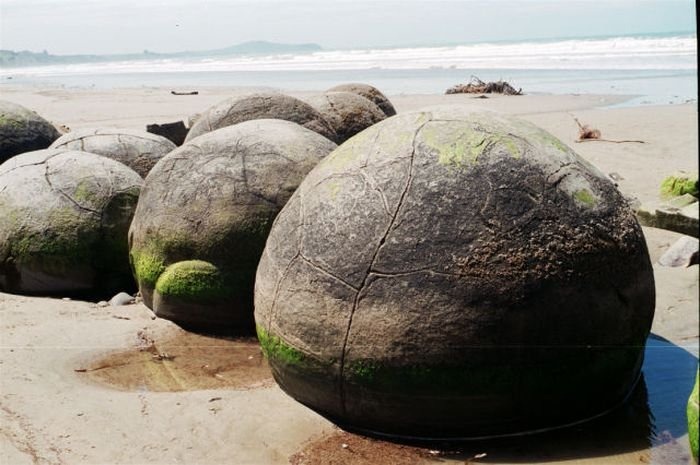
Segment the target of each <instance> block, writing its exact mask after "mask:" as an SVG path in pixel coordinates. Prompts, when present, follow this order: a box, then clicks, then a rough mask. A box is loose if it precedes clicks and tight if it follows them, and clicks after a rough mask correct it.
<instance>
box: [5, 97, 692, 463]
mask: <svg viewBox="0 0 700 465" xmlns="http://www.w3.org/2000/svg"><path fill="white" fill-rule="evenodd" d="M171 90H172V89H169V88H134V89H114V90H100V89H85V88H80V89H67V88H59V87H55V88H51V87H29V86H26V87H22V86H11V85H7V84H3V85H2V86H1V87H0V95H1V98H2V99H4V100H9V101H12V102H15V103H18V104H21V105H24V106H26V107H28V108H31V109H33V110H35V111H37V112H38V113H39V114H41V115H42V116H44V117H45V118H46V119H48V120H49V121H51V122H52V123H54V124H55V125H56V126H60V125H63V126H66V127H68V128H70V129H80V128H87V127H105V128H109V127H116V128H131V129H142V130H144V129H145V126H146V125H147V124H151V123H169V122H174V121H178V120H183V119H184V120H185V122H187V118H188V117H189V116H190V115H193V114H196V113H200V112H202V111H204V110H206V109H207V108H208V107H209V106H211V105H213V104H215V103H217V102H219V101H221V100H224V99H226V98H228V97H231V96H234V95H237V94H241V93H245V92H249V91H250V90H251V89H241V88H237V89H236V88H225V87H216V88H199V89H196V90H198V91H199V94H198V95H192V96H175V95H171V94H170V91H171ZM176 90H182V91H188V90H194V89H176ZM291 94H292V95H296V96H303V95H304V94H302V93H291ZM389 98H390V99H391V101H392V103H393V104H394V106H395V107H396V109H397V111H398V112H399V113H402V112H407V111H412V110H417V109H420V108H423V107H427V106H433V105H453V104H458V105H469V106H473V107H478V108H481V109H486V110H492V111H497V112H503V113H507V114H512V115H518V116H519V117H521V118H524V119H526V120H528V121H531V122H533V123H535V124H536V125H538V126H540V127H542V128H544V129H545V130H547V131H549V132H550V133H552V134H553V135H554V136H556V137H557V138H559V139H560V140H561V141H563V142H564V143H565V144H567V145H569V146H571V147H572V148H573V149H574V150H575V151H576V152H577V153H578V154H580V155H581V156H583V157H584V158H585V159H586V160H588V161H589V162H591V163H592V164H593V165H595V166H597V167H598V168H599V169H600V170H601V171H602V172H603V173H605V174H608V175H614V176H613V177H614V178H615V179H617V181H616V182H617V183H618V185H619V189H620V190H621V191H622V193H623V194H625V195H626V196H628V197H630V198H632V197H633V198H636V199H638V200H639V201H641V202H649V201H655V200H657V199H658V195H659V186H660V184H661V181H662V180H663V179H664V178H665V177H666V176H668V175H670V174H672V173H673V172H675V171H678V170H686V171H697V170H698V160H697V154H698V135H697V126H698V113H697V104H696V103H689V104H679V105H667V106H636V107H613V108H606V107H607V106H609V105H615V104H619V103H621V102H622V101H624V97H620V96H606V95H524V96H517V97H505V96H492V97H490V98H487V99H477V98H474V97H473V96H469V95H389ZM574 118H577V119H579V120H580V121H581V122H582V123H585V124H589V125H591V126H593V127H595V128H598V129H599V130H600V131H601V132H602V134H603V136H604V137H605V138H609V139H614V140H641V141H643V142H644V143H621V144H616V143H608V142H588V143H576V142H575V139H576V137H577V125H576V122H575V120H574ZM644 233H645V237H646V240H647V244H648V247H649V253H650V256H651V259H652V262H653V263H654V275H655V282H656V314H655V318H654V323H653V327H652V332H653V333H654V334H656V335H658V336H660V337H662V338H664V339H666V340H668V341H670V343H672V344H674V345H676V346H678V347H680V348H681V349H683V350H685V351H687V352H688V353H690V354H691V355H692V356H693V357H695V361H696V363H697V356H698V341H699V335H698V306H699V299H698V279H699V276H698V266H692V267H689V268H682V267H681V268H669V267H664V266H661V265H659V264H658V263H657V262H658V259H659V257H660V256H661V255H662V254H663V253H664V252H665V251H666V250H667V249H668V248H669V247H670V246H671V245H672V244H673V243H674V242H675V241H676V240H677V239H678V238H680V237H681V235H679V234H677V233H673V232H669V231H664V230H660V229H654V228H644ZM61 297H62V296H56V297H55V298H38V297H24V296H16V295H9V294H2V293H0V463H3V464H18V465H19V464H50V465H59V464H60V465H64V464H174V463H183V464H211V465H214V464H224V463H236V464H278V463H279V464H287V463H294V464H304V463H338V464H341V463H343V464H360V463H366V464H370V463H373V464H398V463H406V464H409V463H410V464H413V463H492V464H505V463H550V464H553V463H564V462H565V463H567V464H627V463H630V464H631V463H634V464H639V463H690V462H689V460H690V458H689V455H688V452H687V449H688V446H687V435H678V436H675V435H674V437H672V438H671V439H669V441H667V442H666V443H665V444H661V445H658V446H657V447H655V448H654V449H652V450H649V449H648V448H647V447H643V446H639V447H637V446H630V447H625V448H618V449H615V448H612V449H605V448H603V451H601V450H596V451H595V452H590V453H587V451H590V450H592V449H587V447H593V448H594V447H595V446H591V444H593V442H594V441H588V442H587V443H585V444H586V445H582V444H577V443H576V442H575V441H574V442H565V443H564V444H565V446H566V448H570V449H568V450H562V449H564V447H563V446H561V445H560V447H559V448H556V447H553V446H552V445H551V444H549V445H548V444H546V443H544V444H540V445H539V446H538V445H537V440H536V439H533V441H532V443H531V444H530V446H529V447H525V448H523V447H521V446H518V447H520V448H511V449H507V448H499V446H494V445H491V446H489V447H491V449H485V448H484V447H486V446H483V445H479V446H478V447H480V448H481V449H475V450H469V451H468V452H467V451H461V452H460V453H459V454H453V455H451V454H446V453H443V452H440V451H438V450H433V449H431V448H415V447H409V446H402V445H393V444H390V443H383V442H380V441H375V440H368V439H364V438H362V437H358V436H354V435H350V434H347V433H344V432H342V431H341V430H339V429H338V428H337V427H336V426H334V425H333V424H332V423H330V422H329V421H328V420H326V419H324V418H323V417H321V416H319V415H317V414H316V413H314V412H312V411H311V410H309V409H307V408H306V407H304V406H302V405H301V404H298V403H297V402H295V401H294V400H293V399H291V398H290V397H288V396H287V395H285V394H284V393H283V392H282V391H281V390H280V389H279V388H278V387H277V386H276V385H275V383H274V381H273V380H272V379H271V375H270V374H269V372H268V371H267V369H266V365H265V361H264V359H263V358H262V357H261V356H260V352H259V350H258V349H257V346H256V344H255V342H254V341H218V342H217V340H216V339H211V338H203V337H202V338H197V337H194V338H191V337H190V336H188V335H187V334H185V333H184V332H183V331H182V330H181V329H179V328H178V327H177V326H176V325H174V324H173V323H171V322H169V321H166V320H162V319H158V318H156V317H155V316H154V315H153V313H152V312H151V311H150V310H149V309H148V308H146V307H145V306H144V305H143V304H133V305H126V306H120V307H110V306H108V307H99V306H97V305H96V302H83V301H76V300H66V299H62V298H61ZM207 347H209V348H210V349H207ZM197 348H199V349H198V350H195V349H197ZM232 360H233V362H232ZM144 373H146V374H148V373H150V376H151V377H152V380H153V381H152V383H151V384H148V383H144V382H142V381H139V379H140V378H139V375H143V374H144ZM691 375H694V374H693V373H689V374H688V376H691ZM202 380H203V381H202ZM687 394H688V393H686V394H685V398H683V399H674V400H673V401H674V402H677V403H678V402H681V403H684V402H685V400H686V399H687ZM584 441H585V439H584ZM482 449H483V450H482ZM553 450H554V452H552V451H553ZM481 453H484V454H486V455H485V456H482V457H477V458H475V456H477V455H478V454H481Z"/></svg>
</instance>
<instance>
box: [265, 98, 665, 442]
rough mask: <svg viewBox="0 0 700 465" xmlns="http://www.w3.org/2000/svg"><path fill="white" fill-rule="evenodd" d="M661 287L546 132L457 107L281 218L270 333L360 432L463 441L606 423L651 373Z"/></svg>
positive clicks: (316, 190) (612, 205) (320, 186)
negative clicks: (649, 351) (647, 353)
mask: <svg viewBox="0 0 700 465" xmlns="http://www.w3.org/2000/svg"><path fill="white" fill-rule="evenodd" d="M653 312H654V278H653V273H652V267H651V263H650V259H649V255H648V251H647V248H646V244H645V241H644V236H643V235H642V230H641V228H640V226H639V224H638V223H637V221H636V220H635V217H634V215H633V213H632V211H631V210H630V209H629V207H628V205H627V203H626V201H625V199H624V198H623V196H622V195H621V194H620V193H619V192H618V191H617V190H616V189H615V186H614V185H613V184H612V183H611V182H610V181H609V180H608V179H607V178H606V176H605V175H603V174H602V173H600V172H599V171H598V170H597V169H596V168H594V167H593V166H591V165H589V164H588V163H587V162H585V161H584V160H583V159H581V158H580V157H579V156H578V155H576V154H575V153H574V152H573V151H572V150H571V149H570V148H569V147H567V146H566V145H564V144H563V143H562V142H560V141H559V140H557V139H556V138H554V137H553V136H551V135H550V134H548V133H547V132H545V131H543V130H541V129H539V128H537V127H535V126H533V125H531V124H529V123H527V122H524V121H520V120H517V119H513V118H509V117H505V116H498V115H495V114H490V113H468V112H466V111H465V110H460V109H456V108H443V109H435V110H433V111H425V112H418V113H410V114H405V115H399V116H396V117H394V118H389V119H387V120H385V121H382V122H381V123H379V124H376V125H374V126H372V127H371V128H369V129H367V130H365V131H363V132H362V133H360V134H358V135H357V136H355V137H353V138H352V139H350V140H349V141H347V142H346V143H345V144H343V145H341V146H340V147H339V148H338V149H336V150H335V151H334V152H333V153H331V154H330V155H329V156H328V157H327V158H325V159H324V160H323V161H322V162H321V163H320V164H319V165H318V166H317V167H316V168H315V169H314V170H313V171H311V172H310V173H309V174H308V176H307V177H306V178H305V179H304V181H303V182H302V183H301V185H300V186H299V189H297V191H296V192H295V193H294V195H293V196H292V198H291V199H290V200H289V201H288V202H287V204H286V206H285V207H284V209H283V210H282V211H281V212H280V214H279V215H278V217H277V220H276V221H275V224H274V226H273V228H272V230H271V232H270V235H269V238H268V241H267V245H266V247H265V251H264V253H263V255H262V258H261V261H260V264H259V267H258V272H257V277H256V288H255V321H256V325H257V332H258V338H259V340H260V342H261V345H262V348H263V351H264V352H265V354H266V356H267V358H268V360H269V363H270V366H271V368H272V370H273V374H274V377H275V379H276V380H277V382H278V383H279V385H280V386H281V387H282V389H283V390H284V391H286V392H287V393H288V394H289V395H291V396H292V397H294V398H295V399H297V400H298V401H299V402H301V403H303V404H306V405H307V406H309V407H311V408H312V409H314V410H316V411H318V412H320V413H322V414H323V415H326V416H328V417H330V418H331V419H333V420H334V421H336V422H338V423H340V424H342V425H343V426H345V427H348V428H351V429H358V430H361V431H365V432H368V433H376V434H381V435H389V436H400V437H406V438H425V439H445V438H447V439H455V438H466V437H481V436H490V435H504V434H516V433H522V432H528V431H534V430H539V429H546V428H554V427H559V426H562V425H566V424H569V423H573V422H578V421H581V420H585V419H587V418H591V417H594V416H597V415H600V414H601V413H603V412H605V411H607V410H609V409H612V408H614V407H615V406H617V405H618V404H619V403H621V402H623V401H624V399H625V398H626V397H627V396H628V394H629V393H630V392H631V390H632V389H633V388H634V386H635V384H636V382H637V380H638V379H639V376H640V368H641V364H642V358H643V350H644V345H645V341H646V337H647V335H648V333H649V329H650V326H651V321H652V317H653Z"/></svg>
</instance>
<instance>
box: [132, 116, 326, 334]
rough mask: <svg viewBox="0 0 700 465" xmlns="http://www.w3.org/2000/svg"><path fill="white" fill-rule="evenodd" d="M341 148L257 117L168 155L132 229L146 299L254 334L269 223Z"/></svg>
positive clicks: (169, 313)
mask: <svg viewBox="0 0 700 465" xmlns="http://www.w3.org/2000/svg"><path fill="white" fill-rule="evenodd" d="M335 147H336V145H335V144H334V143H333V142H331V141H329V140H328V139H326V138H325V137H323V136H320V135H319V134H316V133H315V132H313V131H310V130H308V129H305V128H303V127H301V126H299V125H297V124H294V123H290V122H288V121H282V120H255V121H248V122H245V123H241V124H237V125H235V126H229V127H226V128H222V129H219V130H216V131H212V132H211V133H208V134H205V135H203V136H201V137H198V138H197V140H196V141H192V142H189V143H186V144H185V145H183V146H182V147H180V148H178V149H177V150H175V151H173V152H172V153H170V154H169V155H167V156H166V157H165V158H163V160H161V162H160V163H159V164H158V165H156V167H155V168H154V169H153V170H152V171H151V174H150V175H149V176H148V179H147V181H146V185H145V187H144V189H143V193H142V195H141V198H140V200H139V204H138V208H137V210H136V215H135V217H134V221H133V224H132V226H131V230H130V233H129V238H130V254H131V261H132V264H133V269H134V274H135V276H136V279H137V281H138V284H139V289H140V290H141V294H142V295H143V299H144V303H145V304H146V305H147V306H148V307H150V308H151V309H153V310H154V311H155V312H156V314H157V315H158V316H160V317H163V318H168V319H170V320H173V321H175V322H178V323H180V324H182V325H183V326H187V327H190V328H193V329H198V330H204V331H207V332H215V333H233V332H241V331H252V320H253V279H254V276H255V269H256V267H257V264H258V260H259V259H260V254H261V253H262V250H263V247H264V246H265V240H266V239H267V233H268V231H269V229H270V226H271V225H272V221H273V220H274V218H275V216H277V213H278V212H279V211H280V209H281V208H282V206H284V204H285V203H286V202H287V199H288V198H289V197H290V196H291V195H292V193H293V192H294V190H295V189H296V188H297V186H298V185H299V183H300V182H301V180H302V179H303V178H304V176H305V175H306V173H308V172H309V171H310V170H311V169H312V168H313V167H314V166H315V165H316V164H317V163H318V162H319V161H320V160H321V159H322V158H323V157H325V156H326V155H327V154H328V153H330V152H331V151H332V150H333V149H334V148H335Z"/></svg>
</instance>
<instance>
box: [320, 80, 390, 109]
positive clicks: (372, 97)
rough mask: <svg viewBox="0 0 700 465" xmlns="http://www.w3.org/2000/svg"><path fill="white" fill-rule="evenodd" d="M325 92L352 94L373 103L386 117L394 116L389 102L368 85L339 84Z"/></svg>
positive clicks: (377, 90)
mask: <svg viewBox="0 0 700 465" xmlns="http://www.w3.org/2000/svg"><path fill="white" fill-rule="evenodd" d="M327 92H352V93H353V94H357V95H360V96H362V97H364V98H366V99H367V100H369V101H371V102H374V103H375V105H377V106H378V107H379V109H380V110H382V111H383V112H384V114H385V115H386V116H387V117H388V116H394V115H395V114H396V109H395V108H394V105H392V104H391V101H389V99H388V98H387V97H386V95H384V94H382V93H381V92H380V91H379V89H377V88H376V87H372V86H370V85H368V84H360V83H350V84H340V85H338V86H335V87H331V88H330V89H328V91H327Z"/></svg>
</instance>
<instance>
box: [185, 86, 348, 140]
mask: <svg viewBox="0 0 700 465" xmlns="http://www.w3.org/2000/svg"><path fill="white" fill-rule="evenodd" d="M270 118H272V119H281V120H286V121H290V122H292V123H297V124H299V125H301V126H303V127H305V128H306V129H310V130H311V131H313V132H316V133H318V134H321V135H322V136H324V137H326V138H327V139H329V140H331V141H336V134H335V132H334V131H333V128H332V127H331V125H330V123H329V122H328V121H326V119H325V118H324V117H323V116H322V115H321V114H320V113H319V112H318V111H317V110H316V109H314V108H313V107H312V106H311V105H309V104H308V103H305V102H302V101H301V100H299V99H297V98H294V97H290V96H289V95H284V94H279V93H273V92H268V93H259V94H253V95H247V96H242V97H233V98H230V99H228V100H224V101H223V102H221V103H218V104H216V105H214V106H213V107H211V108H209V109H208V110H207V111H206V112H204V114H202V115H201V116H200V117H199V118H197V119H196V121H195V122H194V124H193V125H192V127H191V128H190V131H189V132H188V133H187V138H186V139H185V141H187V142H189V141H191V140H192V139H194V138H195V137H197V136H200V135H202V134H205V133H207V132H210V131H213V130H215V129H220V128H223V127H226V126H231V125H233V124H237V123H242V122H244V121H249V120H254V119H270Z"/></svg>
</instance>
